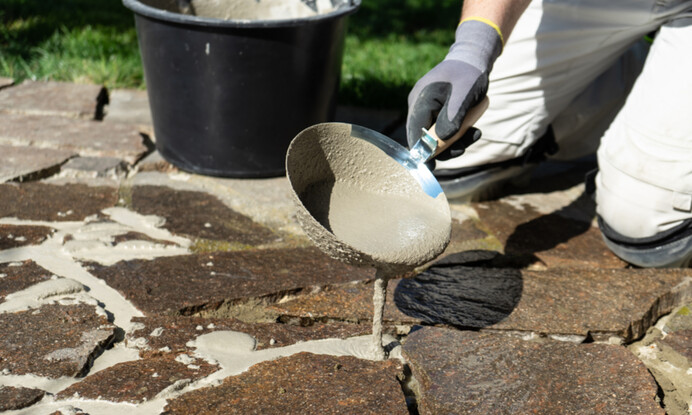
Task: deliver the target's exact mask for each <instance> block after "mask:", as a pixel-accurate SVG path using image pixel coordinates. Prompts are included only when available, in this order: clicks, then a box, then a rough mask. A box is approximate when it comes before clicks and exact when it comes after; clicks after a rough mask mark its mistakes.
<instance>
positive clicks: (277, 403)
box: [164, 353, 409, 415]
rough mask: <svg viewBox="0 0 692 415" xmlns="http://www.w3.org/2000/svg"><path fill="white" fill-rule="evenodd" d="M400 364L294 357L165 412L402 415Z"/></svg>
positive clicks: (187, 397) (176, 402) (190, 396)
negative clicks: (398, 378)
mask: <svg viewBox="0 0 692 415" xmlns="http://www.w3.org/2000/svg"><path fill="white" fill-rule="evenodd" d="M401 371H402V368H401V366H400V363H397V362H395V361H392V360H388V361H385V362H372V361H367V360H361V359H357V358H354V357H350V356H345V357H333V356H325V355H314V354H310V353H299V354H296V355H293V356H289V357H285V358H281V359H277V360H273V361H269V362H263V363H259V364H257V365H255V366H252V367H251V368H250V369H249V370H248V371H247V372H245V373H242V374H240V375H238V376H231V377H228V378H226V379H225V380H224V382H223V383H222V384H221V385H220V386H216V387H210V388H203V389H199V390H196V391H192V392H188V393H186V394H184V395H182V396H180V397H178V398H175V399H172V400H170V401H169V404H168V405H167V406H166V408H164V410H165V411H166V413H169V414H191V413H195V414H248V413H255V414H263V415H265V414H266V415H273V414H276V415H284V414H337V413H338V414H373V415H374V414H392V415H395V414H401V415H405V414H408V413H409V412H408V409H407V407H406V402H405V399H404V394H403V392H402V391H401V386H400V385H399V382H398V381H397V376H398V375H399V374H400V373H401Z"/></svg>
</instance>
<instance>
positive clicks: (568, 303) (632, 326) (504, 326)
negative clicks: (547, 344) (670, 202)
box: [269, 263, 692, 341]
mask: <svg viewBox="0 0 692 415" xmlns="http://www.w3.org/2000/svg"><path fill="white" fill-rule="evenodd" d="M691 276H692V270H673V269H668V270H652V269H648V270H645V269H628V270H622V269H566V268H556V269H551V270H548V271H528V270H518V269H511V268H507V269H497V268H478V267H471V266H464V265H454V264H450V263H447V265H440V266H434V267H431V268H429V269H428V270H427V271H425V272H423V273H422V274H419V275H417V276H416V277H414V278H406V279H403V280H393V281H391V282H390V284H389V287H388V292H387V304H386V305H385V315H384V319H385V322H388V323H391V324H419V323H426V324H440V325H450V326H455V327H463V328H475V329H492V330H508V331H522V332H535V333H541V334H550V335H557V336H578V337H581V338H586V337H588V336H591V337H592V338H594V339H597V340H608V339H609V338H610V337H619V338H621V339H622V340H624V341H631V340H634V339H637V338H639V337H641V336H643V335H644V333H645V332H646V330H647V329H648V328H649V327H650V326H651V325H652V324H653V323H655V322H656V320H657V319H658V318H660V317H661V316H663V315H665V314H666V313H669V312H670V311H671V310H672V309H673V308H674V307H675V306H676V305H677V304H678V303H679V302H680V301H683V300H684V299H685V298H688V296H690V295H692V286H691V285H692V284H690V282H689V280H688V279H689V278H690V277H691ZM269 308H270V309H272V310H273V311H275V312H277V313H279V314H280V315H282V316H286V317H301V318H306V319H311V320H316V321H320V320H324V319H329V320H342V321H358V322H360V321H363V320H369V319H371V318H372V317H371V316H372V288H371V287H370V285H364V284H360V285H348V286H339V287H332V288H331V289H330V290H325V291H323V292H319V293H316V294H312V295H308V296H304V297H298V298H296V299H293V300H289V301H285V302H281V303H280V304H273V305H271V306H270V307H269Z"/></svg>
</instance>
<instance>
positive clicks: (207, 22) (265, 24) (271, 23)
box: [122, 0, 361, 28]
mask: <svg viewBox="0 0 692 415" xmlns="http://www.w3.org/2000/svg"><path fill="white" fill-rule="evenodd" d="M122 2H123V5H124V6H125V7H127V8H128V9H130V10H132V11H133V12H135V13H136V14H139V15H142V16H146V17H149V18H152V19H157V20H163V21H166V22H171V23H180V24H188V25H190V24H191V25H196V26H208V27H224V28H274V27H291V26H302V25H305V24H307V23H316V22H319V21H322V20H331V19H337V18H340V17H345V16H347V15H349V14H353V13H355V12H356V11H357V10H358V8H359V7H360V4H361V0H351V1H350V4H349V5H347V6H346V7H340V8H338V9H336V10H334V11H331V12H329V13H324V14H318V15H315V16H309V17H301V18H291V19H271V20H267V19H264V20H241V19H228V20H225V19H216V18H212V17H200V16H190V15H186V14H181V13H175V12H169V11H167V10H162V9H158V8H156V7H152V6H148V5H146V4H144V3H142V2H141V1H139V0H122Z"/></svg>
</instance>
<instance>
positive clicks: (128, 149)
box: [0, 92, 148, 164]
mask: <svg viewBox="0 0 692 415" xmlns="http://www.w3.org/2000/svg"><path fill="white" fill-rule="evenodd" d="M0 96H2V93H1V92H0ZM0 144H4V145H15V146H32V147H41V148H52V149H59V150H66V151H72V152H75V153H79V155H81V156H92V157H117V158H120V159H123V160H125V161H126V162H128V163H130V164H134V163H135V162H136V161H137V160H138V159H139V158H141V157H142V156H143V155H144V154H145V153H146V152H147V151H148V150H147V147H146V146H145V145H144V143H143V137H142V135H141V133H140V132H139V130H138V129H137V128H136V127H134V126H132V125H127V124H115V123H112V124H105V123H103V122H100V121H89V120H80V119H71V118H64V117H53V116H41V115H32V114H30V115H27V114H9V113H0Z"/></svg>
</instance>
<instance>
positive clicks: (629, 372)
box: [403, 328, 665, 414]
mask: <svg viewBox="0 0 692 415" xmlns="http://www.w3.org/2000/svg"><path fill="white" fill-rule="evenodd" d="M403 353H404V355H405V356H406V358H407V359H409V361H410V362H411V366H412V368H411V370H412V372H413V374H414V376H416V378H417V379H418V381H419V382H420V395H421V397H420V400H419V402H418V405H419V409H420V413H421V414H442V413H454V414H498V413H537V414H550V413H570V414H595V413H598V414H622V413H633V414H634V413H637V414H643V413H646V414H664V413H665V411H664V410H663V408H661V407H660V405H659V404H658V403H657V402H656V391H657V387H656V383H655V382H654V379H653V378H652V377H651V375H650V374H649V373H648V371H647V370H646V367H645V366H644V365H643V364H642V363H641V362H640V361H639V360H637V359H636V358H635V356H634V355H632V354H631V353H630V352H629V351H628V350H627V349H626V348H624V347H621V346H616V345H608V344H572V343H568V342H556V341H548V342H531V341H525V340H522V339H520V338H516V337H509V336H505V335H500V334H485V333H477V332H470V331H455V330H447V329H440V328H422V329H420V330H418V331H415V332H413V333H412V334H411V335H409V336H408V338H407V339H406V341H405V343H404V350H403Z"/></svg>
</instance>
